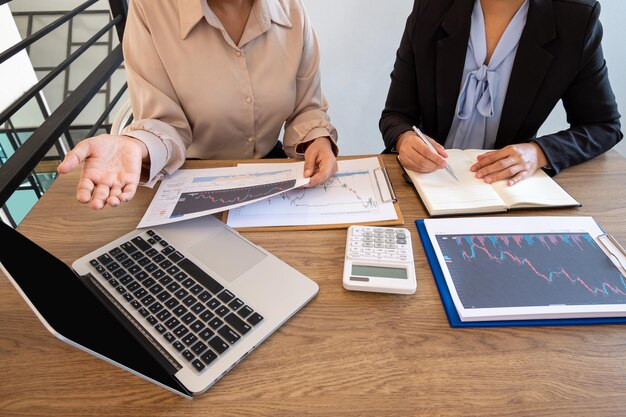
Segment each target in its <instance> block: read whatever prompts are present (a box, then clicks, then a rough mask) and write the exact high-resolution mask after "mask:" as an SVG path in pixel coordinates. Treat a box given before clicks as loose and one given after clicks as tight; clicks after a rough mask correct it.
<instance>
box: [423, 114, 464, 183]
mask: <svg viewBox="0 0 626 417" xmlns="http://www.w3.org/2000/svg"><path fill="white" fill-rule="evenodd" d="M413 131H414V132H415V133H416V134H417V136H418V137H419V138H420V139H421V140H422V142H424V143H425V144H426V146H428V147H429V148H430V150H431V151H433V152H434V153H436V154H439V152H437V149H435V147H434V146H433V144H432V143H430V141H429V140H428V139H427V138H426V136H424V134H423V133H422V131H421V130H419V129H418V128H416V127H415V126H413ZM446 171H448V174H450V175H451V176H452V178H454V179H455V180H457V181H458V180H459V177H457V176H456V174H455V173H454V171H453V170H452V167H451V166H450V164H448V163H446Z"/></svg>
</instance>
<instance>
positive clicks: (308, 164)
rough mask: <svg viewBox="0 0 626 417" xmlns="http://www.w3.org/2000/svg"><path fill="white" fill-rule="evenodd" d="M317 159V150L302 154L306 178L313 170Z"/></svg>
mask: <svg viewBox="0 0 626 417" xmlns="http://www.w3.org/2000/svg"><path fill="white" fill-rule="evenodd" d="M316 160H317V152H315V153H310V154H306V153H305V154H304V178H308V177H310V176H311V175H313V173H314V172H315V163H316Z"/></svg>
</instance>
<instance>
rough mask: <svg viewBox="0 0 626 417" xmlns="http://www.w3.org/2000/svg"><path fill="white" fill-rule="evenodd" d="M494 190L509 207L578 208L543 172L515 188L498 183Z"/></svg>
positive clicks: (503, 182) (535, 174)
mask: <svg viewBox="0 0 626 417" xmlns="http://www.w3.org/2000/svg"><path fill="white" fill-rule="evenodd" d="M493 188H494V189H495V190H496V191H497V192H498V194H500V196H501V197H502V199H503V200H504V201H505V202H506V204H507V205H508V206H509V207H544V206H554V207H559V206H578V205H580V204H579V203H578V201H576V200H575V199H574V198H573V197H572V196H571V195H569V194H568V193H567V192H566V191H565V190H564V189H563V188H561V186H560V185H559V184H558V183H557V182H556V181H554V180H553V179H552V178H551V177H550V176H549V175H548V174H546V173H545V172H544V171H543V170H541V169H539V170H537V171H536V172H535V173H534V174H533V175H532V176H531V177H530V178H526V179H525V180H523V181H520V182H518V183H517V184H515V185H513V186H509V185H507V183H506V181H498V182H496V183H494V184H493Z"/></svg>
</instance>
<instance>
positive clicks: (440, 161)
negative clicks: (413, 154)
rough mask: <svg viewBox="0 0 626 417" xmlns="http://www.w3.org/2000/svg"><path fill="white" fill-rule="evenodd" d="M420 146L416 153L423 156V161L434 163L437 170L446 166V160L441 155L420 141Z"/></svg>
mask: <svg viewBox="0 0 626 417" xmlns="http://www.w3.org/2000/svg"><path fill="white" fill-rule="evenodd" d="M418 146H419V147H418V148H417V149H416V151H417V153H418V154H420V155H421V156H422V158H423V159H425V160H427V161H430V162H432V163H433V164H435V165H436V166H437V168H443V167H445V166H446V160H445V159H444V158H443V157H442V156H441V155H439V153H437V152H435V151H433V150H432V149H430V147H429V146H428V145H426V144H425V143H424V142H422V141H420V143H419V144H418Z"/></svg>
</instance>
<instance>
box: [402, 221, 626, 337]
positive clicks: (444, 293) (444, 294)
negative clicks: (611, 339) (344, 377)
mask: <svg viewBox="0 0 626 417" xmlns="http://www.w3.org/2000/svg"><path fill="white" fill-rule="evenodd" d="M415 225H416V226H417V232H418V234H419V236H420V240H421V241H422V246H423V247H424V252H425V253H426V259H427V260H428V264H429V265H430V269H431V271H432V273H433V277H434V278H435V284H437V289H438V290H439V296H440V297H441V302H442V304H443V308H444V310H445V312H446V315H447V316H448V321H449V322H450V327H504V326H564V325H585V324H621V323H626V317H593V318H576V319H540V320H499V321H479V322H476V321H472V322H463V321H461V319H460V318H459V315H458V313H457V311H456V308H455V307H454V302H453V301H452V297H451V296H450V291H449V290H448V285H447V284H446V280H445V278H444V276H443V271H442V270H441V266H440V265H439V261H438V260H437V255H435V249H434V248H433V244H432V242H431V241H430V237H429V236H428V232H427V231H426V226H425V224H424V220H416V221H415Z"/></svg>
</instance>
